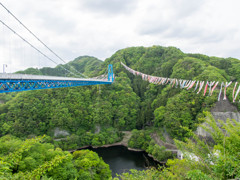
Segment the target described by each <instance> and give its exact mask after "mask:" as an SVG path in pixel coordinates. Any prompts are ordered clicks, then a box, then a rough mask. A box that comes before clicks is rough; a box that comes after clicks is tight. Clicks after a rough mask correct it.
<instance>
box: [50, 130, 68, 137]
mask: <svg viewBox="0 0 240 180" xmlns="http://www.w3.org/2000/svg"><path fill="white" fill-rule="evenodd" d="M69 135H70V134H69V132H67V131H66V130H60V129H59V128H55V130H54V136H55V137H60V136H63V137H65V136H69Z"/></svg>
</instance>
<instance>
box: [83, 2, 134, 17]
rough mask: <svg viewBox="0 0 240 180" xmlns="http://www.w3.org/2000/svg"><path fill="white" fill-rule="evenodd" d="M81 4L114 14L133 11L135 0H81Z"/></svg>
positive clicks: (89, 8)
mask: <svg viewBox="0 0 240 180" xmlns="http://www.w3.org/2000/svg"><path fill="white" fill-rule="evenodd" d="M82 4H83V6H84V8H86V9H87V10H92V11H97V12H101V13H105V14H115V15H116V14H126V13H127V14H129V13H131V12H133V11H134V8H136V5H137V0H131V1H129V0H83V1H82Z"/></svg>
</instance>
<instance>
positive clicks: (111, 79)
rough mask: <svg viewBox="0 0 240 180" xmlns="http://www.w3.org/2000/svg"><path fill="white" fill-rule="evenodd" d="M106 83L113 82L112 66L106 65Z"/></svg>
mask: <svg viewBox="0 0 240 180" xmlns="http://www.w3.org/2000/svg"><path fill="white" fill-rule="evenodd" d="M108 81H111V82H113V81H114V74H113V65H112V64H109V65H108Z"/></svg>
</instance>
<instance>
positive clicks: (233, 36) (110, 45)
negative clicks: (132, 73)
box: [0, 0, 240, 70]
mask: <svg viewBox="0 0 240 180" xmlns="http://www.w3.org/2000/svg"><path fill="white" fill-rule="evenodd" d="M4 4H5V5H6V7H8V8H9V9H10V10H11V11H12V12H13V13H14V14H15V15H16V16H17V17H18V18H19V19H20V20H22V22H24V24H25V25H27V27H29V28H30V29H31V30H32V31H33V32H34V33H35V34H36V35H38V37H39V38H40V39H41V40H42V41H43V42H45V43H46V44H47V45H48V46H49V47H50V48H51V49H53V50H54V51H55V52H56V53H57V54H58V55H60V57H62V58H63V59H64V60H66V61H70V60H73V59H74V58H76V57H78V56H81V55H90V56H95V57H97V58H100V59H102V60H104V59H105V58H108V57H110V56H111V55H112V54H113V53H115V52H116V51H117V50H119V49H122V48H125V47H130V46H152V45H165V46H176V47H178V48H180V49H182V50H184V52H186V53H188V52H193V53H202V54H207V55H211V56H214V55H215V56H223V57H229V56H232V57H235V58H240V54H239V53H238V49H239V48H240V46H239V41H240V35H239V34H240V28H239V26H238V17H239V16H240V12H239V11H238V7H239V5H240V3H239V1H237V0H232V3H229V2H228V1H218V0H200V1H199V0H192V1H189V0H169V1H163V0H161V1H154V0H131V1H129V0H81V1H78V0H71V1H66V0H42V1H32V0H22V1H15V0H8V1H6V2H5V3H4ZM223 9H224V14H223V13H222V11H223ZM2 12H3V11H2V9H1V10H0V16H1V18H5V19H4V20H6V22H9V23H8V24H9V25H11V27H13V28H14V29H15V30H16V31H17V32H19V33H21V35H24V37H25V35H26V34H27V33H26V32H23V31H22V29H18V28H19V26H20V25H19V24H18V23H16V22H15V23H16V24H18V25H14V26H12V24H13V23H14V20H13V19H11V18H9V16H8V15H7V14H8V13H6V14H4V15H3V16H2V14H1V13H2ZM5 31H7V30H5ZM0 32H1V30H0ZM7 35H8V34H7ZM12 36H14V34H12ZM26 39H28V40H30V41H31V42H32V43H33V44H34V45H35V46H37V47H40V48H41V50H42V51H43V52H44V53H46V54H48V55H49V56H51V57H53V58H54V59H55V60H56V61H57V62H58V63H62V62H61V61H59V60H58V59H57V58H55V57H54V56H52V55H51V54H50V53H49V52H47V50H46V49H44V48H43V47H42V46H41V45H40V44H39V43H36V41H34V40H33V38H32V37H30V36H29V35H27V36H26ZM9 42H11V43H15V42H14V41H13V40H12V39H10V38H7V39H6V38H5V39H0V53H1V52H3V53H2V54H3V58H2V59H3V62H2V63H7V64H9V67H11V66H14V68H13V69H16V70H17V69H18V70H20V69H22V68H23V67H24V68H25V67H27V66H38V64H39V61H40V62H41V65H40V66H43V65H44V62H45V65H46V66H55V65H54V64H53V63H51V62H48V60H47V59H44V58H43V57H41V55H35V56H34V55H32V54H36V53H33V51H34V50H30V48H23V49H21V46H23V45H21V44H23V42H21V43H20V46H19V47H13V46H12V48H11V49H10V50H13V49H14V48H16V49H15V50H14V51H13V52H14V53H11V52H8V51H9V48H8V47H9ZM25 46H26V45H25ZM23 52H25V56H24V55H23ZM18 53H19V55H17V54H18ZM2 54H1V55H2ZM10 55H11V56H10ZM39 59H40V60H39ZM34 63H35V64H34ZM0 65H1V64H0Z"/></svg>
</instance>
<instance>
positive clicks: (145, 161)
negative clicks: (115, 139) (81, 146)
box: [87, 146, 160, 177]
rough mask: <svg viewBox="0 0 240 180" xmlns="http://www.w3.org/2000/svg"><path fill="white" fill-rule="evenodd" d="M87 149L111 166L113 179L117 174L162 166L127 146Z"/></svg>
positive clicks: (144, 153)
mask: <svg viewBox="0 0 240 180" xmlns="http://www.w3.org/2000/svg"><path fill="white" fill-rule="evenodd" d="M87 149H89V150H92V151H94V152H96V153H98V155H99V156H100V157H102V159H103V160H104V162H105V163H107V164H109V166H110V169H111V170H112V176H113V177H116V173H117V174H121V173H123V172H129V170H130V169H137V170H144V169H146V168H147V167H150V166H154V167H158V165H160V164H159V163H158V162H156V161H154V160H153V158H151V157H149V156H148V155H147V153H146V152H136V151H130V150H128V149H127V148H126V147H125V146H111V147H100V148H92V147H89V148H87Z"/></svg>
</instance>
